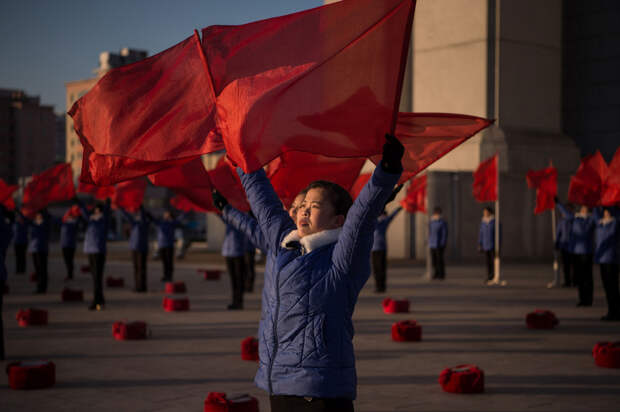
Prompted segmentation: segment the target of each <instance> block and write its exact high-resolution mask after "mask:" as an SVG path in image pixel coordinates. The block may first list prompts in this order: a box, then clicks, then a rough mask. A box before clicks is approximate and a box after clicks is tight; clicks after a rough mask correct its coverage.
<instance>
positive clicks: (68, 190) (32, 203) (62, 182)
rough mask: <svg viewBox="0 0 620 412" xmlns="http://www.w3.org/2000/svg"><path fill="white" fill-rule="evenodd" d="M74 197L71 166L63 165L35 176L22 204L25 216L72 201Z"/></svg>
mask: <svg viewBox="0 0 620 412" xmlns="http://www.w3.org/2000/svg"><path fill="white" fill-rule="evenodd" d="M73 197H75V186H74V185H73V172H72V170H71V164H69V163H61V164H59V165H57V166H54V167H52V168H50V169H47V170H46V171H44V172H43V173H41V174H38V175H34V176H33V177H32V180H31V181H30V183H28V185H27V186H26V188H25V189H24V197H23V199H22V202H23V208H24V209H25V211H26V212H25V214H27V215H32V214H33V213H35V212H37V211H39V210H41V209H43V208H44V207H46V206H47V205H49V204H50V203H53V202H62V201H63V200H70V199H72V198H73Z"/></svg>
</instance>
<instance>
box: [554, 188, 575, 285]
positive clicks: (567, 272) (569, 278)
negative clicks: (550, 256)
mask: <svg viewBox="0 0 620 412" xmlns="http://www.w3.org/2000/svg"><path fill="white" fill-rule="evenodd" d="M557 203H558V201H557V198H556V204H557ZM566 210H567V211H569V212H570V214H569V215H567V216H561V217H560V221H559V222H558V227H557V229H556V234H555V248H556V250H559V251H560V258H561V261H562V272H563V273H564V283H563V284H562V286H563V287H565V288H569V287H572V286H576V284H575V281H574V279H573V273H572V272H573V252H572V250H571V229H572V227H573V213H574V207H573V205H572V204H568V205H566Z"/></svg>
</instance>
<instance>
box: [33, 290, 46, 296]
mask: <svg viewBox="0 0 620 412" xmlns="http://www.w3.org/2000/svg"><path fill="white" fill-rule="evenodd" d="M32 294H33V295H45V291H44V290H35V291H34V292H32Z"/></svg>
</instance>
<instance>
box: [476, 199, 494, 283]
mask: <svg viewBox="0 0 620 412" xmlns="http://www.w3.org/2000/svg"><path fill="white" fill-rule="evenodd" d="M478 251H480V252H481V253H484V255H485V258H486V264H487V278H486V280H485V282H488V281H491V280H493V278H494V276H495V264H494V261H495V215H494V214H493V209H492V208H491V207H489V206H487V207H485V208H484V209H483V210H482V220H481V221H480V230H479V232H478Z"/></svg>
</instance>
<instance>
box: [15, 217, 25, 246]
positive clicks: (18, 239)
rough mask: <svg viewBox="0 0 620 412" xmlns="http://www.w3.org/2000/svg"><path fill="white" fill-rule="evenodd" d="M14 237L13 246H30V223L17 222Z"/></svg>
mask: <svg viewBox="0 0 620 412" xmlns="http://www.w3.org/2000/svg"><path fill="white" fill-rule="evenodd" d="M13 235H14V236H13V244H15V245H26V244H28V223H26V222H25V221H24V222H23V223H19V222H17V221H15V223H13Z"/></svg>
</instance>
